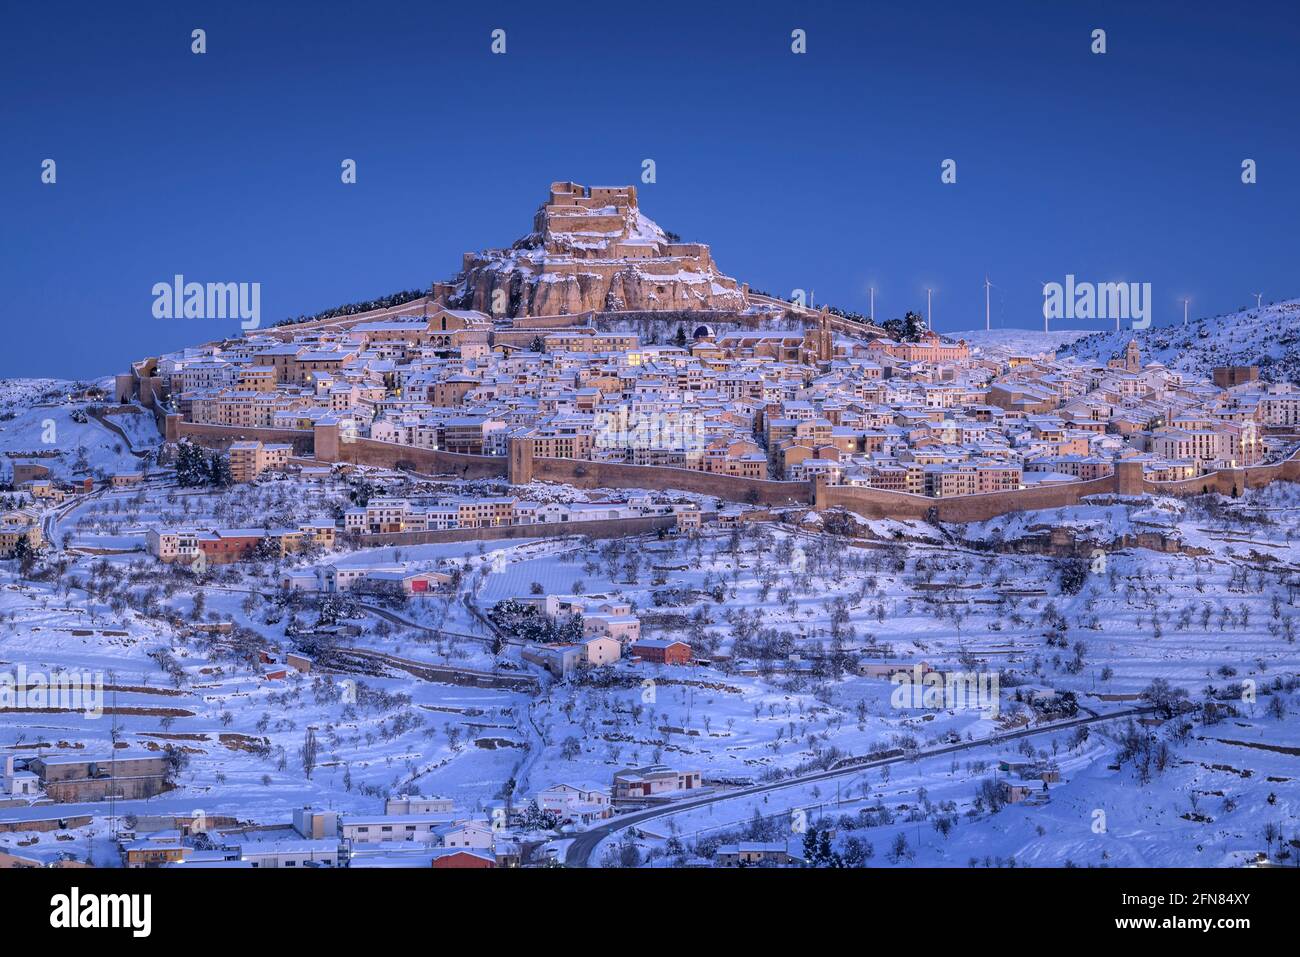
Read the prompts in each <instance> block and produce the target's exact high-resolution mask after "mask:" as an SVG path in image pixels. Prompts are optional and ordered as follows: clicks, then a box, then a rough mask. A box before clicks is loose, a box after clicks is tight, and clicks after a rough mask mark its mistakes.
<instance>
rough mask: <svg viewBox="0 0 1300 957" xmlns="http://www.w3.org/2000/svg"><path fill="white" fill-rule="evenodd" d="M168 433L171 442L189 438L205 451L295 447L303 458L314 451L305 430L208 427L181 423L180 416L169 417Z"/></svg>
mask: <svg viewBox="0 0 1300 957" xmlns="http://www.w3.org/2000/svg"><path fill="white" fill-rule="evenodd" d="M165 429H166V432H165V434H166V437H167V441H169V442H175V441H178V440H179V439H182V438H188V439H191V440H193V441H194V442H197V443H198V444H199V445H202V446H204V447H205V448H209V449H220V450H222V451H224V450H226V449H228V448H230V446H231V444H232V443H234V442H269V443H280V444H285V445H292V446H293V450H294V452H296V453H298V454H299V455H302V454H305V453H307V452H310V451H311V450H312V447H313V436H312V433H311V432H309V431H307V430H305V429H258V428H246V427H244V426H240V425H208V424H205V423H199V422H181V421H180V420H179V418H178V417H176V416H169V417H168V419H167V421H166V423H165Z"/></svg>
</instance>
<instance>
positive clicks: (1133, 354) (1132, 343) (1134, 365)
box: [1124, 339, 1142, 372]
mask: <svg viewBox="0 0 1300 957" xmlns="http://www.w3.org/2000/svg"><path fill="white" fill-rule="evenodd" d="M1124 369H1125V371H1126V372H1141V371H1142V352H1141V351H1140V350H1139V349H1138V344H1137V340H1136V339H1130V340H1129V341H1128V345H1127V346H1125V347H1124Z"/></svg>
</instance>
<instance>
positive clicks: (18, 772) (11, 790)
mask: <svg viewBox="0 0 1300 957" xmlns="http://www.w3.org/2000/svg"><path fill="white" fill-rule="evenodd" d="M0 760H2V761H3V769H4V774H3V777H0V785H2V786H3V791H0V798H5V799H22V800H27V799H39V800H40V801H42V802H50V803H55V804H77V803H81V802H85V801H103V800H106V799H108V798H109V797H118V798H123V799H133V798H149V797H153V796H154V795H156V794H160V793H162V792H163V791H165V790H167V788H168V787H169V784H168V781H169V779H170V775H171V764H170V760H171V758H170V756H169V755H168V754H167V753H165V752H154V751H142V750H132V749H119V750H115V751H111V752H109V753H106V754H92V755H87V754H84V753H77V754H43V755H37V756H35V757H20V756H18V755H14V754H7V755H4V756H3V758H2V759H0Z"/></svg>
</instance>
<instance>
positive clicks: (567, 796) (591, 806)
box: [537, 782, 614, 824]
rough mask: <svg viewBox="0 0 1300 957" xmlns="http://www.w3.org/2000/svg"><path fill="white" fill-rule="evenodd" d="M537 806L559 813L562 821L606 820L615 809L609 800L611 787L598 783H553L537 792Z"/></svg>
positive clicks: (578, 822) (580, 822) (586, 821)
mask: <svg viewBox="0 0 1300 957" xmlns="http://www.w3.org/2000/svg"><path fill="white" fill-rule="evenodd" d="M537 806H538V807H539V808H541V809H542V810H543V811H550V812H552V813H553V814H558V815H559V816H560V820H561V821H565V822H568V821H572V822H574V823H577V824H589V823H591V822H592V821H597V820H604V819H605V818H607V817H610V816H611V815H612V814H613V813H614V811H613V808H612V807H611V805H610V802H609V788H605V787H601V786H600V785H598V784H589V783H586V782H580V783H578V784H552V785H551V786H550V787H548V788H543V789H542V790H541V791H538V792H537Z"/></svg>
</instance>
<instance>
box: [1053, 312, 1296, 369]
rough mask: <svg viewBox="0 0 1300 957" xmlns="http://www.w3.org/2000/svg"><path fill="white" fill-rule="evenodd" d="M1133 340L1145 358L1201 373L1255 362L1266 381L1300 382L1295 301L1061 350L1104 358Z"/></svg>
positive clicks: (1109, 335)
mask: <svg viewBox="0 0 1300 957" xmlns="http://www.w3.org/2000/svg"><path fill="white" fill-rule="evenodd" d="M1130 339H1136V340H1137V343H1138V345H1139V346H1140V347H1141V349H1142V357H1143V359H1144V361H1147V362H1160V363H1163V364H1164V365H1166V366H1168V367H1169V368H1171V369H1176V370H1178V371H1180V372H1196V373H1199V374H1202V375H1205V374H1207V373H1208V371H1209V370H1210V369H1211V368H1213V367H1214V366H1228V365H1242V366H1245V365H1257V366H1259V375H1260V378H1261V379H1264V380H1265V381H1268V382H1300V299H1290V300H1287V301H1285V302H1277V303H1270V304H1268V305H1266V306H1264V307H1263V308H1262V309H1243V310H1241V311H1240V312H1230V313H1227V314H1225V315H1222V316H1214V317H1213V318H1210V319H1198V320H1196V321H1195V322H1192V323H1190V324H1189V325H1188V326H1187V327H1186V328H1183V327H1182V326H1176V327H1161V328H1151V329H1140V330H1131V329H1126V330H1121V331H1119V332H1103V333H1097V334H1095V335H1091V336H1088V337H1086V338H1084V339H1080V340H1079V341H1078V342H1075V343H1073V344H1072V345H1070V346H1067V347H1066V348H1065V349H1063V350H1062V352H1061V354H1062V355H1074V356H1077V357H1079V358H1080V359H1083V360H1085V361H1090V362H1091V361H1097V362H1104V361H1106V360H1107V359H1109V358H1111V356H1113V355H1116V354H1118V353H1119V352H1120V351H1122V350H1123V348H1124V346H1125V345H1126V344H1127V343H1128V341H1129V340H1130Z"/></svg>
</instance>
